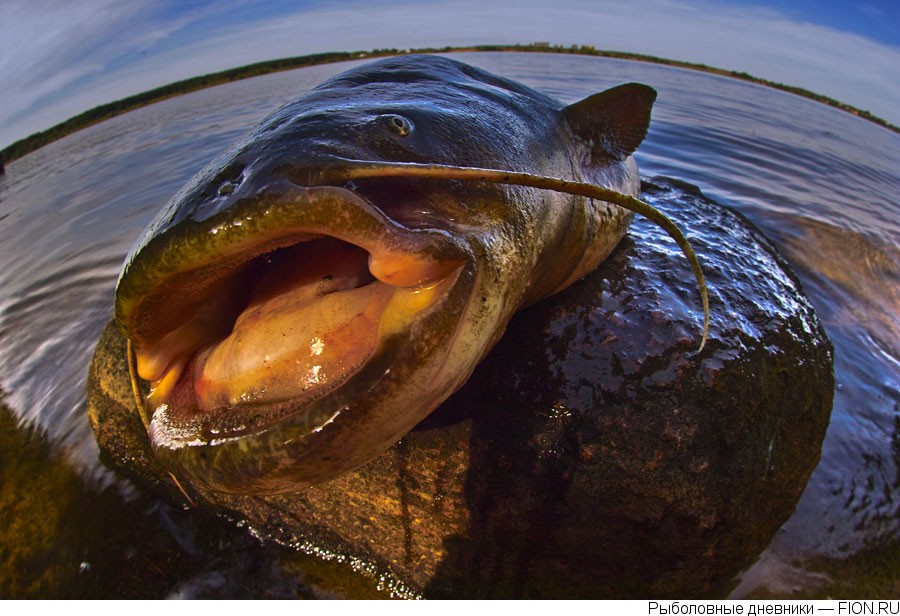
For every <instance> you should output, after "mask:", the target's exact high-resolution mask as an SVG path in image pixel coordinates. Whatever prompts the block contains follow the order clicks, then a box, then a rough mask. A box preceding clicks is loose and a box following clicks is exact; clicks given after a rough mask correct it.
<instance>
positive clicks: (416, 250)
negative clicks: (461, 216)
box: [117, 183, 472, 449]
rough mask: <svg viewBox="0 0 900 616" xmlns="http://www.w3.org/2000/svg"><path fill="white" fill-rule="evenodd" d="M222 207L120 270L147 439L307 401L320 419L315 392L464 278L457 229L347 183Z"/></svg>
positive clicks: (277, 189) (288, 412)
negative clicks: (395, 208) (387, 207)
mask: <svg viewBox="0 0 900 616" xmlns="http://www.w3.org/2000/svg"><path fill="white" fill-rule="evenodd" d="M232 212H233V213H232V214H230V215H229V216H228V217H219V218H214V219H211V220H208V221H204V222H202V223H199V225H197V226H199V229H198V228H197V227H195V228H193V229H192V230H191V235H190V236H189V237H188V236H186V237H177V236H174V237H172V238H169V239H168V240H167V241H166V242H163V241H162V240H157V242H156V243H155V244H153V243H152V242H151V243H150V244H148V246H147V247H146V248H147V250H148V252H146V253H138V255H137V256H136V257H135V259H133V260H132V262H131V263H130V265H129V267H128V269H126V272H125V274H124V275H123V277H122V279H121V280H120V284H119V289H118V294H117V317H118V319H119V322H120V324H122V325H123V327H124V329H125V331H126V332H127V333H128V336H129V338H130V340H131V343H132V348H133V350H134V355H135V358H136V368H137V376H139V377H140V379H141V380H144V381H147V382H148V383H149V384H150V388H151V389H150V394H149V396H147V398H146V404H147V407H148V410H149V411H150V414H151V421H150V428H151V430H150V434H151V440H153V441H154V445H155V446H157V447H165V448H169V449H173V448H174V449H178V448H181V447H185V446H188V445H198V444H208V443H211V442H220V441H223V440H227V439H232V438H239V437H241V436H245V435H248V434H254V433H257V432H259V431H261V430H267V429H270V428H271V427H272V426H273V425H275V424H276V423H278V422H281V421H284V420H285V418H287V417H290V416H292V415H298V414H300V415H302V414H304V413H306V409H307V407H315V409H313V412H311V413H306V416H305V417H304V418H303V419H302V422H301V423H304V422H305V423H306V424H307V428H308V429H309V431H310V432H314V431H315V430H317V429H320V428H321V425H323V424H324V423H327V422H328V421H329V420H330V419H331V418H332V417H333V416H334V414H335V413H336V412H338V410H339V409H336V408H334V407H335V404H336V403H333V404H332V403H329V402H327V401H326V400H325V398H328V397H329V396H331V395H332V394H333V393H334V392H335V391H336V390H338V389H340V388H342V387H344V388H345V389H347V388H355V387H357V386H358V387H360V388H362V389H366V388H370V387H372V386H373V383H374V382H375V381H377V375H375V373H374V372H373V371H372V370H368V372H367V370H366V369H365V368H366V366H367V365H368V364H370V363H372V362H373V361H374V363H376V364H379V365H381V364H384V362H385V360H384V359H383V358H380V357H379V356H381V355H384V354H385V353H386V352H387V351H386V349H387V348H388V347H390V344H387V343H386V342H385V341H387V340H391V339H396V338H402V337H404V336H407V337H408V336H409V335H410V331H411V330H412V329H415V327H416V325H417V323H420V322H421V321H422V320H424V319H426V318H427V317H428V315H429V314H431V313H432V312H434V311H435V310H437V309H438V308H439V307H440V306H441V304H443V303H445V302H446V301H447V299H448V297H449V296H451V295H453V294H455V296H459V295H460V294H461V289H460V288H458V287H460V286H461V285H460V282H461V281H463V280H467V279H470V278H471V276H468V275H462V272H463V270H465V269H466V268H467V267H470V266H471V263H472V257H471V250H470V249H469V247H468V245H467V244H466V242H465V241H464V240H462V239H460V238H457V237H456V236H454V235H453V234H452V233H450V232H447V231H444V230H438V229H407V228H405V227H403V226H402V225H399V224H398V223H396V222H394V221H392V220H391V219H390V218H388V217H387V216H385V215H384V214H383V212H381V210H379V209H378V208H377V207H375V206H374V205H373V204H371V203H369V202H368V201H366V200H365V199H362V198H361V197H359V196H358V195H356V194H354V193H353V192H351V191H349V190H346V189H343V188H337V187H331V186H323V187H312V188H308V187H299V186H296V185H294V184H290V183H281V184H274V185H270V186H268V187H266V189H264V190H262V191H260V193H258V194H257V195H256V200H255V201H254V202H247V203H244V204H237V206H236V207H235V208H233V210H232ZM165 239H166V238H163V240H165ZM467 264H469V265H467ZM140 275H143V276H149V277H150V279H151V280H150V281H149V282H148V281H147V280H146V279H140V278H138V277H139V276H140ZM157 311H161V312H162V314H158V313H157ZM376 360H377V361H376ZM357 377H359V378H358V379H357ZM356 380H360V381H364V382H362V383H360V384H358V385H350V384H351V383H352V382H354V381H356ZM332 397H334V396H332ZM337 398H341V399H343V398H342V396H337ZM338 406H339V405H338Z"/></svg>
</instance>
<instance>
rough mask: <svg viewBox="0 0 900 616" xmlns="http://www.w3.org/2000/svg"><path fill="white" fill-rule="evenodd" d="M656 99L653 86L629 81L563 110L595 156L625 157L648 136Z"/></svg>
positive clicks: (615, 158) (577, 133) (574, 129)
mask: <svg viewBox="0 0 900 616" xmlns="http://www.w3.org/2000/svg"><path fill="white" fill-rule="evenodd" d="M655 100H656V90H654V89H653V88H651V87H650V86H645V85H643V84H640V83H626V84H623V85H620V86H616V87H614V88H610V89H609V90H604V91H603V92H599V93H597V94H592V95H591V96H588V97H587V98H585V99H582V100H580V101H578V102H577V103H572V104H571V105H569V106H567V107H564V108H563V110H562V112H563V115H564V116H565V118H566V119H567V120H568V121H569V126H570V127H571V128H572V131H574V133H575V134H576V135H577V136H579V137H581V138H582V139H584V140H585V141H587V142H589V143H590V144H591V145H592V147H593V150H594V155H595V156H599V157H601V158H606V159H609V158H612V159H614V160H624V159H625V158H627V157H628V156H629V155H630V154H631V153H632V152H634V151H635V150H636V149H637V148H638V146H639V145H641V142H642V141H643V140H644V137H645V136H646V135H647V128H648V127H649V126H650V110H651V108H652V107H653V102H654V101H655Z"/></svg>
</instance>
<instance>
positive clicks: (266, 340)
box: [194, 238, 391, 410]
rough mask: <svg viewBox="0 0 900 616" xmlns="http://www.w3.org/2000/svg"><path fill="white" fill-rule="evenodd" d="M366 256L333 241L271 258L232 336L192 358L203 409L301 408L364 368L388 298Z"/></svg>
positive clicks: (351, 247)
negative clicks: (287, 403)
mask: <svg viewBox="0 0 900 616" xmlns="http://www.w3.org/2000/svg"><path fill="white" fill-rule="evenodd" d="M366 258H367V253H366V252H365V251H364V250H361V249H359V248H358V247H356V246H352V245H349V244H345V243H343V242H339V241H337V240H332V239H331V238H325V239H323V240H317V241H315V242H310V243H309V244H303V245H301V246H298V247H296V248H295V249H289V250H288V251H279V253H276V254H275V255H273V256H272V257H271V260H270V262H269V263H267V265H266V267H265V271H264V273H263V275H262V277H261V278H260V282H259V284H258V285H257V286H256V289H255V290H254V293H253V295H252V297H251V300H250V304H249V305H248V307H247V308H246V309H245V310H244V312H242V313H241V315H240V316H239V317H238V319H237V321H236V323H235V325H234V329H233V330H232V332H231V334H230V335H229V336H228V337H227V338H226V339H224V340H222V341H221V342H219V343H217V344H215V345H213V346H211V347H209V348H208V349H206V350H205V351H203V352H201V353H200V354H199V355H198V356H197V359H196V360H195V363H194V374H195V379H196V380H195V383H194V389H195V392H196V395H197V403H198V406H199V407H200V409H205V410H212V409H215V408H218V407H222V406H232V405H235V404H239V403H247V402H258V403H268V402H276V401H282V400H295V401H297V402H299V403H302V402H303V401H304V400H307V401H308V400H312V399H315V398H318V397H320V396H321V395H323V394H324V393H325V392H327V391H330V390H331V389H333V388H334V387H335V386H337V385H338V384H340V383H341V382H343V381H344V380H345V379H346V378H347V377H348V376H349V375H351V374H353V373H354V372H355V371H356V370H357V369H358V368H360V367H361V366H362V365H363V364H364V363H365V361H366V360H367V359H368V358H369V357H370V356H371V355H372V353H373V352H374V350H375V348H376V346H377V343H378V321H379V318H380V316H381V313H382V310H383V308H384V306H385V305H386V303H387V301H388V300H389V299H390V295H391V288H390V287H388V286H386V285H383V284H379V283H376V282H372V278H371V276H370V275H369V273H368V269H367V266H366Z"/></svg>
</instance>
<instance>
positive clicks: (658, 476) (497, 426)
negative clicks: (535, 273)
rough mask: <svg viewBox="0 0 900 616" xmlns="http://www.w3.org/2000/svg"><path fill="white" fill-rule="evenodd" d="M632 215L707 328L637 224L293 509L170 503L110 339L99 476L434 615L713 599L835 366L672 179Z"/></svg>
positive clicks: (760, 255)
mask: <svg viewBox="0 0 900 616" xmlns="http://www.w3.org/2000/svg"><path fill="white" fill-rule="evenodd" d="M643 198H644V199H645V200H647V201H648V202H649V203H651V204H652V205H654V206H655V207H657V208H658V209H660V210H661V211H663V212H664V213H665V214H667V215H668V216H670V217H671V218H672V219H673V220H674V221H675V222H676V223H677V224H678V225H679V227H680V228H681V229H682V230H683V231H684V233H685V235H686V236H687V237H688V238H689V239H690V241H691V244H692V246H693V247H694V249H695V251H696V252H697V254H698V256H699V257H700V259H701V261H702V263H703V264H704V268H705V274H706V277H707V282H708V284H709V288H710V301H711V309H712V320H711V327H710V336H709V341H708V342H707V345H706V348H705V349H704V350H703V351H702V352H700V353H697V352H696V347H697V344H698V340H699V332H700V329H701V325H702V324H701V319H702V314H701V313H700V311H699V299H698V297H697V291H696V287H695V282H694V278H693V275H692V273H691V270H690V267H689V265H688V264H687V262H686V261H685V260H684V257H683V256H682V254H681V252H680V250H679V249H678V247H677V246H676V245H675V244H674V242H672V241H671V240H670V239H668V237H667V236H666V235H665V233H664V232H663V231H661V230H660V229H658V228H657V227H655V226H654V225H653V224H651V223H648V222H646V221H644V220H635V222H634V224H633V225H632V227H631V230H630V231H629V234H628V236H627V237H626V238H625V239H624V240H623V242H622V243H621V244H620V246H619V247H618V248H617V249H616V251H615V252H614V253H613V254H612V255H611V256H610V257H609V258H608V259H607V260H606V262H604V263H603V264H602V265H601V266H600V267H599V268H598V269H597V270H595V271H594V272H592V273H591V274H590V275H588V276H587V277H585V278H584V279H583V280H581V281H580V282H578V283H576V284H575V285H573V286H572V287H570V288H569V289H567V290H565V291H563V292H562V293H560V294H558V295H556V296H554V297H552V298H550V299H548V300H545V301H543V302H541V303H539V304H536V305H535V306H532V307H531V308H529V309H527V310H525V311H523V312H521V313H520V314H519V315H517V316H516V318H515V319H514V320H513V321H512V323H511V324H510V326H509V328H508V330H507V332H506V334H505V335H504V337H503V339H502V341H501V342H500V343H499V344H498V345H497V347H496V348H495V349H494V350H493V352H492V353H491V354H490V355H489V356H488V357H487V358H486V359H485V360H484V361H483V362H482V364H481V365H480V366H479V367H478V369H477V370H476V372H475V374H474V375H473V377H472V378H471V379H470V380H469V382H468V383H467V384H466V386H465V387H464V388H463V389H462V390H460V391H459V392H458V393H457V394H455V395H454V396H453V397H452V398H450V400H448V401H447V402H446V403H445V404H444V405H443V406H442V407H441V408H439V409H438V410H437V411H436V412H435V413H433V414H432V415H431V416H430V417H429V418H428V419H427V420H426V421H425V422H423V423H422V424H421V425H420V426H419V427H418V428H417V429H416V430H414V431H413V432H411V433H410V434H409V435H407V436H406V437H405V438H404V439H403V440H402V441H401V442H400V443H398V444H397V445H396V446H394V447H393V448H392V449H391V450H390V451H388V452H387V453H386V454H384V455H382V456H381V457H379V458H377V459H375V460H374V461H372V462H370V463H369V464H367V465H365V466H363V467H361V468H359V469H357V470H355V471H353V472H350V473H347V474H345V475H342V476H340V477H338V478H337V479H335V480H333V481H330V482H327V483H324V484H320V485H317V486H314V487H312V488H309V489H308V490H306V491H304V492H302V493H299V494H295V495H286V496H273V497H250V496H236V495H228V494H221V493H212V492H208V491H203V490H201V489H198V488H196V487H194V486H182V487H181V489H179V488H178V487H177V486H176V485H175V484H174V482H173V481H172V480H171V479H170V478H169V476H168V474H167V473H166V472H165V471H163V470H162V469H161V468H160V467H159V466H158V465H157V464H156V462H155V461H154V460H153V457H152V455H151V453H150V451H149V444H148V441H147V437H146V432H145V431H144V427H143V425H142V424H141V421H140V419H139V416H138V414H137V413H136V412H135V411H134V410H133V408H134V397H133V394H132V392H131V389H130V382H129V378H128V368H127V363H126V361H125V352H124V340H123V338H122V337H121V335H120V334H119V332H118V330H116V329H115V328H114V327H109V328H107V330H106V332H105V333H104V335H103V337H102V339H101V341H100V342H99V344H98V348H97V352H96V354H95V358H94V362H93V365H92V370H91V375H90V380H89V391H88V394H89V395H88V398H89V399H88V404H89V410H90V415H91V419H92V423H93V425H94V429H95V432H96V434H97V439H98V442H99V443H100V447H101V451H102V452H103V456H104V459H105V460H106V461H107V463H109V464H110V465H111V466H112V467H113V468H115V469H117V470H118V471H120V472H121V473H122V474H124V475H126V476H128V477H130V478H132V479H134V480H135V481H136V482H137V483H138V484H139V485H141V486H143V487H144V488H146V489H149V490H153V491H155V492H157V493H161V494H162V495H163V496H165V497H167V498H169V499H172V500H175V501H178V502H183V501H184V496H183V495H182V492H181V490H182V489H183V490H184V491H185V492H186V493H187V494H189V495H190V497H191V499H192V500H193V501H194V502H195V503H196V506H197V507H200V508H210V509H214V510H216V511H219V512H221V513H222V514H223V515H227V516H229V517H232V518H235V519H238V520H242V521H245V522H246V523H247V524H248V525H249V526H250V527H252V528H253V529H255V530H256V531H257V532H259V533H260V534H262V535H264V536H267V537H270V538H273V539H276V540H278V541H280V542H284V543H289V544H291V545H294V546H296V547H297V548H298V549H302V550H304V551H307V552H314V553H320V554H323V555H326V556H328V557H338V558H341V559H345V560H350V561H352V562H355V563H358V564H359V565H360V566H362V567H364V568H367V569H368V570H370V571H371V572H373V573H375V574H376V575H378V576H382V577H384V578H385V579H387V580H390V582H389V583H391V584H393V585H394V586H393V587H394V589H395V590H396V592H397V593H398V594H401V595H407V596H414V595H423V596H426V597H459V598H462V597H523V598H524V597H530V598H551V597H667V596H671V597H674V596H679V597H699V596H706V595H709V594H716V593H721V592H722V590H723V588H725V587H727V585H728V583H729V581H730V580H731V579H732V578H733V577H734V576H735V574H737V573H739V572H740V570H741V569H742V568H744V567H746V566H747V565H748V564H750V563H751V562H752V561H753V560H754V558H755V557H756V556H757V555H758V554H759V553H760V552H761V551H762V550H763V548H764V547H765V546H766V544H767V543H768V541H769V540H770V539H771V537H772V536H773V534H774V533H775V532H776V531H777V529H778V528H779V527H780V526H781V524H782V523H783V522H784V521H785V520H787V518H788V517H789V516H790V515H791V513H792V511H793V509H794V506H795V505H796V503H797V500H798V499H799V497H800V494H801V493H802V491H803V488H804V486H805V484H806V481H807V479H808V477H809V475H810V473H811V472H812V470H813V468H814V467H815V465H816V463H817V461H818V458H819V452H820V448H821V443H822V439H823V437H824V433H825V428H826V426H827V424H828V418H829V413H830V409H831V399H832V392H833V373H832V348H831V344H830V342H829V341H828V339H827V337H826V335H825V333H824V330H823V329H822V327H821V325H820V324H819V322H818V320H817V318H816V316H815V313H814V311H813V308H812V306H811V305H810V303H809V301H808V300H807V299H806V297H805V295H804V293H803V291H802V289H801V287H800V284H799V283H798V281H797V280H796V278H795V277H794V276H793V274H792V273H791V272H790V269H789V267H788V266H787V265H786V263H785V262H784V261H783V260H782V259H781V258H780V257H779V256H778V255H777V254H776V252H775V250H774V248H773V247H772V246H771V245H770V244H769V242H768V241H767V240H766V239H765V238H764V237H762V235H761V234H760V233H759V231H757V230H756V229H755V228H754V227H753V226H752V225H751V224H750V223H749V222H748V221H746V220H745V219H744V218H742V217H741V216H740V215H737V214H735V213H734V212H733V211H731V210H729V209H728V208H725V207H723V206H721V205H719V204H716V203H714V202H712V201H710V200H709V199H707V198H705V197H704V196H703V195H702V194H701V193H700V192H699V191H698V190H697V189H696V188H695V187H692V186H688V185H685V184H682V183H680V182H677V181H673V180H668V179H664V178H654V179H653V180H652V181H651V182H648V183H645V186H644V194H643Z"/></svg>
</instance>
